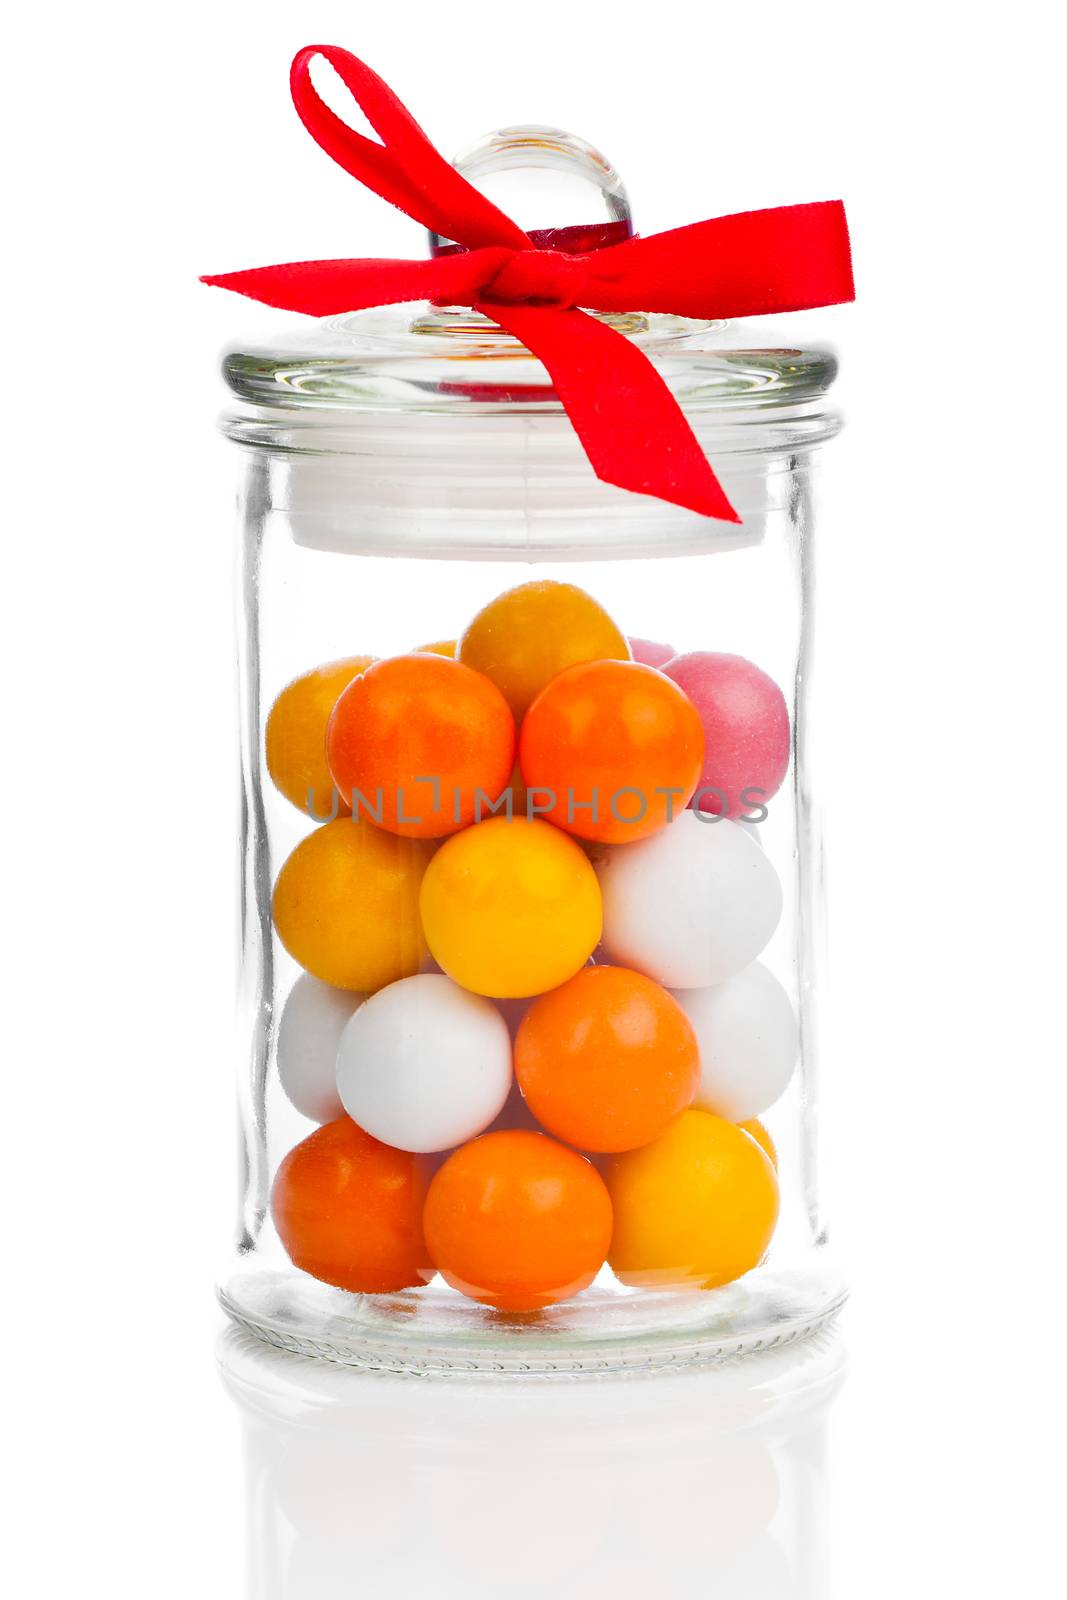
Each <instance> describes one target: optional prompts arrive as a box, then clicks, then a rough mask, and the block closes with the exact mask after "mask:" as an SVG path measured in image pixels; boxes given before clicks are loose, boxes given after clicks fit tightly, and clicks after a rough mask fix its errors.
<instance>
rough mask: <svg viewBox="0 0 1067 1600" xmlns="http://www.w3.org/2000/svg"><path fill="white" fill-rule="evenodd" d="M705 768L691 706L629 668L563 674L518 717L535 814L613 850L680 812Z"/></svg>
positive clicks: (614, 665)
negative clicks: (520, 721) (610, 845)
mask: <svg viewBox="0 0 1067 1600" xmlns="http://www.w3.org/2000/svg"><path fill="white" fill-rule="evenodd" d="M703 759H704V735H703V732H702V731H701V727H700V718H699V717H698V716H697V714H696V711H695V710H694V708H693V706H692V705H691V704H690V702H689V700H687V698H686V696H685V695H684V694H683V693H682V691H681V690H680V689H679V688H678V687H677V685H676V684H673V683H672V682H671V681H670V679H669V678H665V677H664V676H663V674H662V673H661V672H657V671H656V670H655V669H654V668H653V667H643V666H641V665H640V664H639V663H638V662H636V661H587V662H585V663H583V664H582V665H581V666H577V667H568V669H567V671H566V672H561V673H560V674H559V676H558V677H556V678H553V680H552V682H551V683H550V684H549V685H548V687H547V688H546V689H544V690H543V691H542V693H541V694H539V695H538V697H537V699H536V700H535V701H534V703H533V705H532V706H531V707H530V709H529V711H528V712H527V713H526V718H525V721H524V722H523V725H522V734H521V737H520V741H519V765H520V767H521V768H522V775H523V777H524V779H525V780H526V785H527V788H528V789H529V791H530V795H531V798H532V800H533V802H534V803H535V805H536V807H537V811H538V814H539V815H543V816H545V817H547V818H548V819H549V820H550V821H551V822H554V823H555V824H556V826H557V827H558V828H564V829H566V830H567V832H568V833H574V834H577V835H578V837H579V838H581V839H591V840H596V841H604V842H607V843H611V844H633V842H634V841H635V840H639V839H644V838H647V837H648V836H649V835H650V834H653V833H656V832H658V831H659V829H661V828H662V827H663V826H664V825H665V824H666V823H667V821H668V820H669V819H670V818H671V817H672V816H677V815H678V813H679V812H681V811H683V810H684V809H685V806H686V804H687V803H688V801H689V797H690V796H691V795H692V793H693V790H694V788H695V787H696V782H697V779H698V777H699V776H700V768H701V763H702V762H703Z"/></svg>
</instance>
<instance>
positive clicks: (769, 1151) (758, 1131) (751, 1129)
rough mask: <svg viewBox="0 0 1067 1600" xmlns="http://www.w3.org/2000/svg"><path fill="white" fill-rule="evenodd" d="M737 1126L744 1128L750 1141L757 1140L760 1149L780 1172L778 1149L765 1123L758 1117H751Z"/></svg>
mask: <svg viewBox="0 0 1067 1600" xmlns="http://www.w3.org/2000/svg"><path fill="white" fill-rule="evenodd" d="M737 1126H738V1127H739V1128H743V1129H744V1130H745V1132H746V1133H747V1134H748V1136H749V1138H750V1139H755V1141H756V1143H757V1144H758V1145H759V1147H760V1149H761V1150H762V1151H763V1152H764V1154H765V1155H766V1157H767V1159H768V1160H769V1161H770V1164H771V1166H772V1167H773V1168H774V1170H775V1172H777V1171H778V1150H777V1147H776V1146H775V1143H774V1140H773V1139H772V1138H771V1136H770V1134H769V1133H768V1132H767V1130H766V1128H765V1127H764V1126H763V1123H762V1122H760V1120H759V1118H758V1117H749V1119H748V1121H747V1122H739V1123H738V1124H737Z"/></svg>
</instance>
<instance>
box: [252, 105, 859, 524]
mask: <svg viewBox="0 0 1067 1600" xmlns="http://www.w3.org/2000/svg"><path fill="white" fill-rule="evenodd" d="M455 166H456V167H457V169H458V170H459V171H460V172H461V173H462V174H463V175H464V176H465V177H466V178H467V179H468V181H470V182H472V183H473V184H474V185H475V186H476V187H477V188H479V189H481V190H482V191H483V192H484V193H486V194H487V195H488V196H489V197H490V198H491V199H492V200H494V201H495V202H496V203H497V204H498V205H500V206H501V208H502V209H505V210H506V211H507V212H508V214H509V215H512V216H514V217H516V220H517V221H518V222H519V223H520V225H521V226H522V227H523V228H524V230H525V231H526V232H527V234H528V235H529V236H530V238H531V239H532V240H533V242H534V244H535V245H536V247H537V248H538V249H553V250H557V251H560V252H561V253H563V254H580V253H584V252H586V251H588V250H589V249H591V248H596V247H597V246H598V245H603V244H609V243H617V242H620V241H621V240H623V239H626V238H629V237H631V236H632V235H633V224H632V218H631V213H630V207H629V202H628V199H627V195H626V190H625V188H624V186H623V184H622V182H621V180H620V178H619V175H618V173H617V172H616V171H615V169H614V167H613V166H612V165H611V163H610V162H609V161H607V160H606V159H605V158H604V157H603V156H602V155H601V154H600V153H599V151H597V150H596V149H595V147H594V146H592V145H590V144H588V143H587V142H586V141H585V140H583V139H580V138H577V137H576V136H575V135H572V134H568V133H564V132H562V131H561V130H559V129H554V128H547V127H541V126H537V125H532V124H531V125H527V126H522V127H514V128H505V129H502V130H499V131H498V132H495V133H493V134H490V135H489V136H488V137H487V138H485V139H483V140H481V141H480V142H479V143H478V144H476V145H474V146H473V147H471V149H469V150H468V151H466V152H465V153H464V154H463V155H462V156H460V157H459V158H458V159H457V160H456V162H455ZM428 243H429V250H430V253H431V254H433V255H439V254H446V253H449V252H452V251H454V250H456V249H457V248H459V247H457V246H455V245H453V244H452V243H451V242H450V241H448V240H445V239H442V238H440V237H439V236H437V235H435V234H431V235H429V241H428ZM592 314H593V315H596V316H598V318H599V320H601V321H604V322H607V323H609V324H610V325H611V326H612V327H613V328H614V329H616V330H617V331H618V332H619V333H620V334H622V335H624V336H625V337H626V338H628V339H630V340H631V341H632V342H633V343H634V344H635V345H636V346H637V347H638V348H639V349H640V350H641V351H642V352H643V354H644V355H645V356H646V357H647V358H648V359H649V360H650V361H651V362H652V363H653V365H654V366H655V368H656V370H657V371H658V373H659V374H660V376H661V378H662V379H663V380H664V382H665V383H666V385H667V386H668V388H669V389H670V390H671V392H672V393H673V394H674V396H675V398H676V399H677V400H678V403H679V405H680V406H681V408H682V410H683V411H684V412H685V414H686V417H687V419H688V420H689V422H690V425H691V427H692V428H693V431H694V433H695V434H696V436H697V439H698V441H699V443H700V445H701V447H702V448H703V449H705V451H706V452H707V454H708V456H709V458H710V459H711V460H712V462H713V465H714V466H715V470H716V473H717V475H718V476H719V477H720V479H721V480H722V482H723V485H724V487H725V488H726V489H727V492H728V493H729V495H730V498H731V500H732V501H733V503H734V505H735V506H736V507H737V510H738V511H739V513H740V514H741V515H742V517H743V518H745V519H746V520H749V519H751V518H752V517H753V516H756V517H761V516H762V514H763V513H764V512H765V510H766V509H767V506H768V503H769V499H768V495H769V493H770V501H771V502H773V501H774V494H773V490H770V491H769V475H770V474H771V473H772V472H773V459H774V458H778V459H779V460H781V459H782V458H784V457H787V456H792V455H795V454H796V453H797V452H799V451H804V450H806V449H807V448H810V447H811V446H812V445H814V444H817V443H819V442H820V441H821V440H823V439H826V438H828V437H830V436H831V435H832V434H833V433H834V432H836V430H837V419H836V418H835V417H834V416H833V415H832V414H831V413H829V412H827V411H826V409H825V404H824V397H825V394H826V391H827V390H828V388H829V387H830V384H831V383H832V382H833V379H834V376H835V374H836V361H835V359H834V356H833V354H832V352H831V351H830V350H829V349H827V348H815V349H811V348H809V349H798V348H788V347H785V346H783V345H782V344H781V343H780V342H779V340H780V333H781V329H780V326H779V325H778V324H776V323H771V322H765V323H764V324H762V325H760V324H756V323H754V322H752V321H751V320H748V319H746V320H745V321H744V322H743V323H728V322H722V321H715V322H695V321H691V320H689V319H686V318H683V317H678V316H667V315H646V314H644V313H642V312H640V311H634V312H632V313H622V314H602V313H592ZM222 366H223V374H224V377H225V379H226V382H227V384H228V386H229V388H230V391H231V393H232V395H233V397H234V400H235V401H236V402H237V404H236V406H235V407H234V408H233V409H232V410H230V411H229V412H228V413H227V414H226V415H225V417H224V418H223V428H224V431H225V432H226V433H227V435H228V436H229V437H230V438H231V439H233V440H235V441H236V442H238V443H240V444H243V445H247V446H252V447H257V448H261V449H266V450H268V451H269V452H271V453H272V454H274V455H275V456H277V457H280V458H284V459H285V460H286V461H287V462H288V463H289V467H290V476H291V477H292V476H293V469H294V463H295V459H296V458H299V457H307V458H313V459H314V460H315V461H316V463H317V466H316V468H315V483H316V485H317V491H316V493H315V495H314V496H313V497H312V499H313V511H314V514H315V515H316V516H318V517H319V518H320V520H321V518H322V517H323V516H324V515H326V514H327V512H326V508H327V507H328V506H329V505H331V504H332V505H334V510H335V520H337V521H338V523H339V525H342V524H343V525H344V526H348V524H349V522H350V521H351V518H350V517H348V516H347V515H346V513H345V502H346V501H347V500H349V499H351V498H353V497H354V501H355V503H356V505H358V506H359V507H362V508H364V509H365V510H370V509H373V511H374V513H375V514H376V515H377V517H378V526H379V527H380V528H381V530H382V536H383V538H393V537H395V536H396V535H398V534H404V535H405V536H406V537H410V536H411V535H412V534H413V533H415V537H416V542H417V543H418V542H419V541H420V540H421V541H422V542H423V543H428V544H429V546H430V547H431V551H430V553H436V546H437V544H438V542H439V540H438V538H437V537H436V536H429V537H427V536H428V533H429V527H430V525H431V524H433V523H435V522H437V521H438V520H439V519H440V518H441V517H442V516H447V517H450V518H451V519H452V522H453V527H452V534H453V536H455V535H456V531H457V530H456V520H457V519H459V522H460V523H462V522H463V521H464V519H466V521H467V524H468V525H470V524H471V519H473V521H474V522H478V521H483V522H484V520H485V519H493V518H496V520H497V524H498V527H499V529H501V530H506V529H507V528H510V529H511V530H512V532H511V535H510V536H509V535H508V533H507V532H503V533H502V537H503V538H504V540H505V542H507V541H508V539H509V537H511V536H513V534H514V531H515V527H516V526H517V521H516V519H518V522H521V524H522V526H523V528H524V529H525V536H526V537H527V539H529V538H530V537H531V535H530V527H531V524H532V523H540V524H546V519H547V524H550V525H551V531H550V532H549V531H548V529H547V526H546V527H542V536H547V537H548V540H549V544H550V546H552V547H553V548H554V549H555V553H557V554H558V553H559V550H560V549H561V548H563V547H564V546H565V545H566V543H567V541H568V539H569V537H570V535H569V533H568V527H569V526H570V525H571V524H572V523H573V521H574V519H575V518H581V519H582V520H583V523H585V524H587V523H588V520H589V518H590V517H595V518H599V517H603V518H606V519H607V521H608V522H610V523H612V524H613V525H614V527H615V530H616V533H617V532H618V531H619V530H620V529H621V527H622V525H623V524H628V525H632V528H633V532H634V537H635V539H636V542H637V543H638V544H642V543H643V542H644V540H645V539H646V538H656V539H659V538H661V537H662V535H663V532H664V530H665V529H667V528H668V527H669V528H675V529H682V528H685V529H687V530H688V535H689V537H690V538H691V537H692V535H693V525H694V523H696V524H701V525H702V526H703V528H704V530H705V536H706V538H707V539H709V540H712V541H713V542H716V543H720V544H721V543H728V544H731V545H733V544H736V543H738V542H748V539H749V537H750V535H751V534H753V533H755V532H756V529H754V528H746V529H745V530H743V531H742V530H739V529H737V528H736V527H733V526H728V525H724V524H710V525H709V523H708V521H707V519H705V518H700V517H698V516H697V515H696V514H695V513H693V512H689V511H686V510H683V509H681V508H679V507H677V506H673V505H667V504H665V503H663V502H661V501H657V500H654V499H652V498H650V497H647V496H644V495H635V494H631V493H628V492H627V491H625V490H622V489H616V488H613V487H611V486H609V485H606V484H604V483H601V482H599V481H598V480H597V479H596V478H595V476H594V474H593V470H592V468H591V467H590V465H589V463H588V461H587V460H586V458H585V455H584V452H583V451H582V448H581V445H580V443H579V442H578V440H577V437H576V435H575V434H574V431H573V428H572V427H571V425H570V422H569V419H568V417H567V416H566V413H565V412H564V409H563V406H562V403H561V401H560V400H559V398H558V396H557V394H556V392H555V389H554V387H553V384H552V380H551V377H550V376H549V374H548V372H547V371H546V370H545V368H544V367H543V366H542V364H541V362H540V361H539V360H537V359H536V357H534V356H533V355H532V354H531V353H530V351H528V350H527V349H526V348H525V347H524V346H523V345H522V344H521V343H520V341H519V340H518V339H516V338H515V337H513V336H512V335H511V334H509V333H507V332H505V331H504V329H502V328H501V327H499V326H498V325H497V324H496V323H494V322H492V321H491V320H489V318H487V317H485V316H482V315H480V314H479V313H477V312H475V311H472V310H470V309H468V308H465V307H453V308H449V307H447V306H433V305H428V304H403V305H395V306H391V307H388V308H386V309H377V310H371V311H360V312H354V313H349V314H344V315H339V316H333V317H325V318H312V317H296V316H292V315H290V316H289V317H288V318H287V320H286V322H285V323H284V324H282V323H278V324H276V327H275V331H274V332H273V333H272V334H271V335H270V336H269V338H267V339H266V340H264V341H263V342H262V343H258V342H242V343H241V344H240V345H238V346H235V347H234V348H232V349H229V350H227V351H226V353H225V355H224V357H223V364H222ZM327 458H332V459H333V461H334V463H335V465H334V469H333V471H332V472H331V470H330V469H329V468H327V466H326V464H325V462H326V459H327ZM295 475H296V477H297V478H298V479H299V478H300V477H301V474H300V473H299V471H297V472H296V474H295ZM303 478H304V480H305V482H304V484H303V486H302V487H300V488H299V490H298V492H297V493H296V494H295V496H294V497H293V499H292V506H291V510H292V511H293V512H294V513H295V515H296V516H297V518H298V519H299V518H300V517H306V515H307V514H308V509H309V508H308V495H307V492H306V490H307V480H308V474H307V473H306V472H305V473H304V474H303ZM413 524H417V532H416V530H415V527H414V526H413ZM638 524H640V526H641V527H642V528H643V529H644V532H643V533H642V534H638V533H637V528H638ZM338 537H339V538H340V541H341V545H342V546H344V547H346V548H347V547H348V540H349V537H350V536H349V535H348V534H347V533H345V534H342V535H339V536H338ZM459 537H460V542H461V543H462V534H460V535H459ZM494 537H495V535H494ZM324 538H325V542H327V543H331V539H332V536H330V535H324V533H323V530H322V528H319V530H318V532H317V534H316V537H315V539H314V541H313V542H316V543H321V542H323V539H324ZM452 542H455V538H454V537H453V540H452ZM533 542H534V543H539V542H540V539H539V538H535V539H534V541H533ZM624 543H628V541H624ZM475 544H476V546H477V547H478V548H479V549H481V548H482V540H481V538H480V537H479V538H477V539H476V540H475Z"/></svg>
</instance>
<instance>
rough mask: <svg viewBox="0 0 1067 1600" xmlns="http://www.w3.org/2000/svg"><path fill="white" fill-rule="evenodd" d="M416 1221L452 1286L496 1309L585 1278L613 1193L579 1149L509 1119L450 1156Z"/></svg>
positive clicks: (563, 1292) (549, 1297)
mask: <svg viewBox="0 0 1067 1600" xmlns="http://www.w3.org/2000/svg"><path fill="white" fill-rule="evenodd" d="M749 1142H750V1141H749ZM761 1159H762V1157H761ZM423 1226H424V1228H425V1230H426V1244H427V1247H428V1249H429V1253H430V1259H431V1261H432V1262H433V1263H434V1265H435V1266H436V1267H437V1268H438V1270H439V1271H440V1272H441V1274H442V1275H443V1276H444V1278H445V1279H446V1280H447V1282H448V1283H450V1284H451V1285H452V1287H453V1288H454V1289H459V1290H460V1292H461V1293H462V1294H465V1295H468V1296H469V1297H470V1298H471V1299H472V1300H481V1301H483V1302H484V1303H485V1304H486V1305H491V1306H496V1307H498V1308H499V1309H500V1310H502V1311H537V1310H539V1309H540V1308H541V1307H542V1306H550V1305H554V1304H555V1302H556V1301H557V1300H566V1299H568V1298H569V1297H570V1296H571V1295H574V1294H578V1293H579V1291H580V1290H582V1289H586V1288H588V1286H589V1285H590V1284H591V1283H592V1281H593V1279H594V1278H595V1277H596V1275H597V1273H598V1272H599V1271H600V1268H601V1267H602V1266H603V1264H604V1257H605V1255H606V1254H607V1249H608V1242H609V1240H610V1238H611V1202H610V1200H609V1199H608V1192H607V1190H606V1189H605V1187H604V1183H603V1180H602V1179H601V1177H600V1174H599V1173H598V1172H597V1171H596V1169H595V1167H593V1166H592V1165H591V1164H590V1163H589V1162H588V1161H586V1159H585V1157H584V1156H580V1155H578V1154H577V1152H576V1151H574V1150H568V1149H567V1148H566V1147H565V1146H564V1145H561V1144H557V1143H556V1141H555V1140H554V1139H549V1138H548V1137H547V1136H546V1135H545V1134H543V1133H531V1132H529V1131H527V1130H525V1129H514V1130H511V1131H504V1132H500V1133H487V1134H483V1135H482V1137H481V1138H480V1139H475V1140H474V1141H473V1143H471V1144H465V1145H463V1146H462V1147H461V1148H460V1149H459V1150H456V1151H455V1152H454V1153H453V1154H452V1155H450V1156H449V1158H448V1160H447V1161H446V1162H445V1164H444V1166H443V1167H441V1169H440V1171H439V1172H438V1173H437V1175H436V1177H435V1178H434V1180H433V1182H432V1183H431V1184H430V1192H429V1194H428V1195H427V1197H426V1210H425V1214H424V1217H423Z"/></svg>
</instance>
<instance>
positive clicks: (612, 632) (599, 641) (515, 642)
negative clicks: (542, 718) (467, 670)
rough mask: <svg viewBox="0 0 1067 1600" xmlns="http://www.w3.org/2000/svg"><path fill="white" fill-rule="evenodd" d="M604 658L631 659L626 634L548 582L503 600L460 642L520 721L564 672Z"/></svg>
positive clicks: (570, 591)
mask: <svg viewBox="0 0 1067 1600" xmlns="http://www.w3.org/2000/svg"><path fill="white" fill-rule="evenodd" d="M603 657H612V658H614V659H616V660H619V661H628V660H629V659H630V647H629V645H628V644H627V643H626V639H625V637H624V635H623V634H621V633H620V632H619V630H618V628H617V627H616V626H615V624H614V622H612V620H611V618H610V617H609V616H608V614H607V612H606V611H605V610H604V609H603V607H602V606H600V605H598V604H597V602H596V601H595V600H594V599H593V597H592V596H591V595H588V594H586V593H585V591H584V590H583V589H578V588H576V587H575V585H574V584H573V583H557V582H555V581H554V580H553V579H548V578H544V579H539V580H537V581H535V582H533V583H524V584H520V586H519V587H518V588H517V589H509V590H508V591H507V593H506V594H501V595H498V596H497V598H496V599H495V600H491V601H490V602H489V604H488V605H487V606H486V607H485V608H484V610H482V611H479V613H478V615H477V616H476V617H475V618H474V621H473V622H472V623H471V624H470V626H469V627H468V629H467V631H466V632H465V633H464V635H463V637H462V638H461V639H460V641H459V659H460V660H461V661H464V662H466V664H467V665H468V666H469V667H474V668H475V669H476V670H477V671H478V672H484V673H485V676H486V677H487V678H490V679H491V680H492V681H493V683H495V684H496V686H497V688H498V689H499V690H500V691H501V693H502V694H503V696H504V698H505V700H506V701H507V703H508V705H509V706H510V707H511V709H512V711H513V712H514V714H515V718H516V720H519V719H521V718H522V717H523V716H525V714H526V712H527V710H528V709H529V706H530V705H531V703H532V702H533V700H534V699H535V697H536V696H537V695H538V694H540V692H541V690H542V689H543V688H544V687H545V684H546V683H548V682H549V681H550V680H551V679H552V678H554V677H555V676H556V674H557V673H559V672H562V671H563V669H564V667H572V666H574V665H575V663H576V662H579V661H598V660H600V659H601V658H603Z"/></svg>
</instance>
